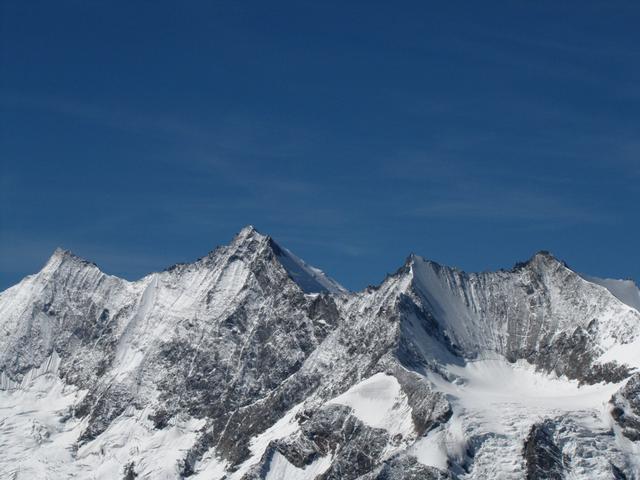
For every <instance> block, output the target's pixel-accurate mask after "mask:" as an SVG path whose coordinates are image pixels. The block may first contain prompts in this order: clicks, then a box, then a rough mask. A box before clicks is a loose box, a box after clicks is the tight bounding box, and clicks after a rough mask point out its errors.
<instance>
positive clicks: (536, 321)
mask: <svg viewBox="0 0 640 480" xmlns="http://www.w3.org/2000/svg"><path fill="white" fill-rule="evenodd" d="M639 303H640V291H639V290H638V287H637V286H636V285H635V284H634V283H633V282H630V281H617V280H603V279H597V278H593V277H589V276H587V275H580V274H577V273H575V272H573V271H572V270H571V269H570V268H568V267H567V265H565V264H564V263H562V262H561V261H558V260H557V259H555V258H554V257H553V256H552V255H550V254H549V253H546V252H541V253H538V254H536V255H535V256H534V257H533V258H532V259H530V260H529V261H527V262H524V263H520V264H517V265H516V266H515V267H514V268H513V269H511V270H501V271H498V272H487V273H465V272H462V271H459V270H457V269H453V268H448V267H444V266H441V265H438V264H436V263H434V262H431V261H428V260H425V259H423V258H421V257H418V256H415V255H412V256H410V257H409V258H408V259H407V261H406V262H405V264H404V265H403V266H402V267H401V268H400V269H399V270H398V271H397V272H396V273H395V274H393V275H389V276H387V278H386V279H385V280H384V281H383V282H382V283H381V284H380V285H379V286H377V287H370V288H368V289H366V290H364V291H361V292H348V291H347V290H346V289H344V288H343V287H341V286H340V285H339V284H338V283H337V282H336V281H334V280H332V279H331V278H329V277H328V276H326V275H325V274H324V273H323V272H322V271H320V270H318V269H317V268H314V267H312V266H310V265H308V264H306V263H305V262H304V261H302V260H301V259H300V258H298V257H296V256H295V255H294V254H293V253H291V252H290V251H289V250H287V249H285V248H284V247H281V246H279V245H278V244H276V243H275V242H274V241H273V240H272V239H271V238H270V237H268V236H265V235H262V234H260V233H259V232H257V231H256V230H255V229H254V228H253V227H246V228H244V229H243V230H242V231H241V232H240V233H239V234H238V235H237V236H236V237H235V238H234V239H233V241H232V242H231V243H230V244H229V245H228V246H224V247H219V248H217V249H216V250H215V251H213V252H211V253H210V254H209V255H207V256H205V257H203V258H201V259H199V260H197V261H195V262H194V263H190V264H180V265H175V266H173V267H171V268H169V269H167V270H165V271H163V272H159V273H152V274H150V275H148V276H146V277H144V278H142V279H140V280H138V281H136V282H129V281H126V280H123V279H120V278H117V277H113V276H109V275H106V274H104V273H103V272H101V271H100V270H99V269H98V267H97V266H96V265H94V264H92V263H89V262H87V261H85V260H82V259H80V258H78V257H76V256H75V255H73V254H72V253H70V252H67V251H64V250H56V252H54V254H53V256H52V257H51V258H50V260H49V261H48V262H47V264H46V265H45V266H44V268H43V269H42V270H41V271H40V272H39V273H37V274H35V275H32V276H29V277H26V278H25V279H24V280H23V281H22V282H20V283H19V284H18V285H15V286H14V287H11V288H9V289H8V290H5V291H4V292H2V293H0V372H1V373H0V477H1V478H11V479H32V478H97V479H113V478H123V479H133V478H149V479H165V478H166V479H174V478H194V479H195V478H197V479H223V478H224V479H228V480H232V479H236V480H239V479H243V480H248V479H270V480H276V479H281V480H296V479H314V478H319V479H324V480H329V479H360V480H374V479H378V480H383V479H413V480H419V479H523V478H530V479H543V478H544V479H564V478H566V479H593V478H603V479H608V478H611V479H640V373H639V371H638V368H640V312H639V311H638V308H639Z"/></svg>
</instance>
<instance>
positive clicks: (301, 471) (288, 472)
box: [265, 452, 333, 480]
mask: <svg viewBox="0 0 640 480" xmlns="http://www.w3.org/2000/svg"><path fill="white" fill-rule="evenodd" d="M332 461H333V457H332V456H331V455H326V456H324V457H320V458H317V459H316V460H315V461H313V462H312V463H310V464H309V465H306V466H305V467H304V468H298V467H296V466H295V465H293V464H292V463H290V462H289V460H287V459H286V457H284V456H283V455H282V454H280V452H275V453H274V455H273V458H272V459H271V463H270V464H269V471H268V472H267V476H266V477H265V480H309V479H312V478H316V477H317V476H318V475H321V474H323V473H324V472H326V471H327V469H328V468H329V467H330V466H331V462H332Z"/></svg>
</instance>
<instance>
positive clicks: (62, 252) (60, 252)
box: [44, 247, 95, 270]
mask: <svg viewBox="0 0 640 480" xmlns="http://www.w3.org/2000/svg"><path fill="white" fill-rule="evenodd" d="M69 262H73V263H77V264H79V265H94V266H95V263H93V262H89V261H88V260H85V259H84V258H82V257H79V256H78V255H76V254H75V253H73V252H72V251H70V250H67V249H65V248H61V247H58V248H56V249H55V250H54V251H53V253H52V254H51V257H49V260H47V263H46V264H45V266H44V269H46V270H52V269H57V268H58V267H59V266H60V265H62V264H63V263H69Z"/></svg>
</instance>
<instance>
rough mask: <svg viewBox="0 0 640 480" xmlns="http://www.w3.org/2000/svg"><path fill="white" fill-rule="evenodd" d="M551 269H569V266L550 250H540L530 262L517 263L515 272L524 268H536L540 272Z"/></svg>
mask: <svg viewBox="0 0 640 480" xmlns="http://www.w3.org/2000/svg"><path fill="white" fill-rule="evenodd" d="M549 267H555V268H557V267H565V268H568V265H567V264H566V263H565V262H563V261H562V260H560V259H558V258H557V257H556V256H555V255H553V254H552V253H551V252H549V251H548V250H540V251H538V252H536V253H535V254H534V255H533V256H532V257H531V258H530V259H529V260H527V261H525V262H518V263H516V264H515V266H514V267H513V270H522V269H523V268H534V269H538V270H539V269H544V268H549Z"/></svg>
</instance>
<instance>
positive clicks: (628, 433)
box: [611, 373, 640, 442]
mask: <svg viewBox="0 0 640 480" xmlns="http://www.w3.org/2000/svg"><path fill="white" fill-rule="evenodd" d="M611 404H612V406H613V408H612V409H611V415H612V417H613V418H614V420H615V421H616V423H617V424H618V425H619V426H620V428H621V429H622V434H623V435H624V436H625V437H627V438H628V439H629V440H631V441H633V442H640V373H636V374H635V375H633V376H632V377H631V378H630V379H629V381H628V382H627V384H626V385H625V386H624V387H622V388H621V389H620V390H619V391H618V392H617V393H616V394H615V395H614V396H613V397H612V398H611Z"/></svg>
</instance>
